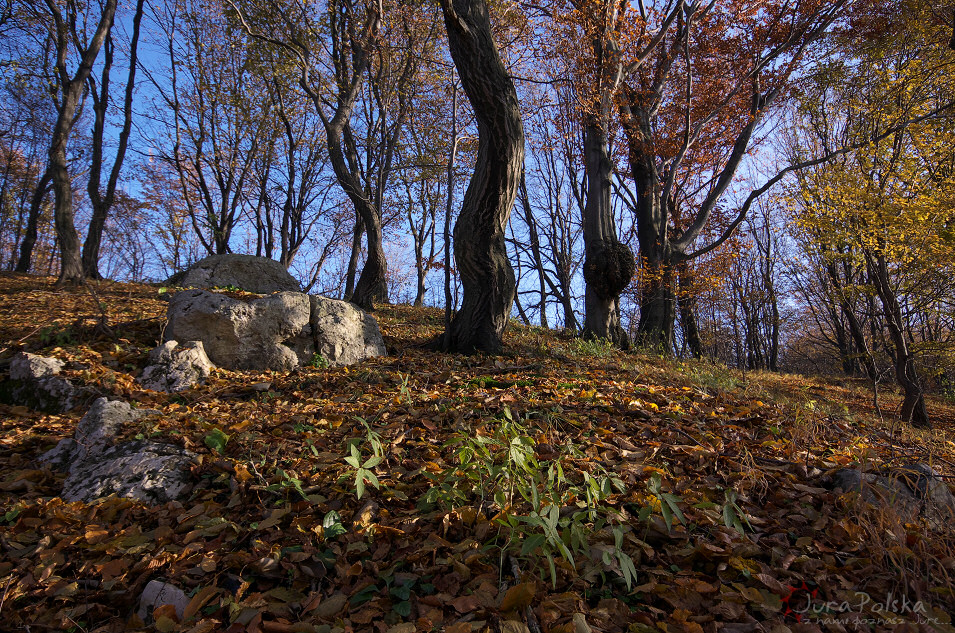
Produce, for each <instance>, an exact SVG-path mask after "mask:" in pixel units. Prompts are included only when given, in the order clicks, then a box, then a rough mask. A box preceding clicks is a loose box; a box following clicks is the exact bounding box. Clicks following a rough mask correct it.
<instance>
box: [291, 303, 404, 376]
mask: <svg viewBox="0 0 955 633" xmlns="http://www.w3.org/2000/svg"><path fill="white" fill-rule="evenodd" d="M311 311H312V314H311V326H312V334H313V336H314V339H315V351H314V352H312V354H315V353H318V354H321V355H322V356H323V357H324V358H325V360H326V361H328V364H329V365H330V366H333V367H334V366H338V365H351V364H353V363H357V362H359V361H362V360H364V359H366V358H374V357H376V356H386V355H387V354H388V350H387V349H386V348H385V341H384V339H383V338H382V337H381V330H380V329H378V321H377V320H376V319H375V317H373V316H372V315H370V314H368V313H367V312H365V311H364V310H361V309H359V308H357V307H355V306H354V305H352V304H350V303H347V302H345V301H337V300H335V299H329V298H328V297H321V296H317V295H314V296H312V297H311ZM310 360H311V355H309V358H308V359H304V360H303V363H307V362H309V361H310Z"/></svg>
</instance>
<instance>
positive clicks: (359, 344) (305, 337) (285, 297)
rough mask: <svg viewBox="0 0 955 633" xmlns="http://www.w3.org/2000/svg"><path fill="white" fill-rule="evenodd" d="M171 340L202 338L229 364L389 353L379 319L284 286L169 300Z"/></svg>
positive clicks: (280, 367)
mask: <svg viewBox="0 0 955 633" xmlns="http://www.w3.org/2000/svg"><path fill="white" fill-rule="evenodd" d="M167 318H168V323H167V325H166V330H165V336H166V338H167V339H168V340H179V341H182V340H195V341H201V342H202V344H203V346H204V348H205V351H206V353H207V354H208V355H209V359H210V360H211V361H212V362H214V363H215V364H216V365H218V366H219V367H224V368H226V369H259V370H261V369H271V370H275V371H288V370H290V369H293V368H295V367H298V366H299V365H307V364H309V363H311V362H312V359H313V358H315V355H316V354H320V355H321V356H322V357H323V358H324V359H325V362H327V363H328V365H330V366H335V365H348V364H352V363H356V362H358V361H361V360H363V359H365V358H370V357H374V356H383V355H385V354H386V353H387V351H386V349H385V344H384V340H383V339H382V337H381V331H380V330H379V329H378V322H377V321H376V320H375V318H374V317H373V316H371V315H370V314H367V313H365V312H364V311H362V310H360V309H358V308H356V307H355V306H353V305H351V304H349V303H346V302H344V301H336V300H335V299H328V298H326V297H319V296H309V295H306V294H302V293H297V292H280V293H276V294H273V295H270V296H268V297H261V298H258V299H254V300H252V301H241V300H238V299H233V298H231V297H227V296H224V295H219V294H215V293H212V292H208V291H204V290H186V291H183V292H178V293H176V294H175V295H174V296H173V297H172V299H171V300H170V302H169V309H168V311H167Z"/></svg>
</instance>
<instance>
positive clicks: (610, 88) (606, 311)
mask: <svg viewBox="0 0 955 633" xmlns="http://www.w3.org/2000/svg"><path fill="white" fill-rule="evenodd" d="M661 4H663V5H665V6H661V7H653V8H652V9H653V10H652V11H651V12H650V13H648V12H647V10H646V8H645V7H644V3H643V2H641V3H640V5H639V6H640V9H639V10H638V9H637V8H636V7H634V6H633V5H632V4H631V3H630V2H628V1H627V0H566V2H558V3H556V7H555V12H554V15H555V16H556V18H557V24H558V25H562V26H563V29H561V31H562V32H563V33H564V37H562V38H561V39H562V40H566V41H571V42H574V41H576V42H579V44H578V45H576V46H569V47H568V46H566V44H564V43H561V42H558V44H557V48H558V49H559V50H569V51H571V52H572V54H571V56H570V59H568V60H567V63H568V65H569V67H570V70H571V73H572V75H573V76H574V77H575V78H576V82H577V95H578V99H579V102H580V108H579V116H580V117H581V121H582V127H583V142H584V147H583V153H584V165H585V171H586V180H587V194H586V203H585V206H584V211H583V233H584V251H585V256H584V257H585V259H584V280H585V281H586V289H585V295H584V306H585V316H584V332H583V333H584V336H588V337H594V338H603V339H608V340H611V341H613V342H614V343H617V344H618V345H620V346H622V347H626V346H627V345H628V341H627V337H626V334H625V333H624V331H623V328H622V327H621V326H620V293H621V292H622V291H623V290H624V289H625V288H626V287H627V285H628V284H629V283H630V280H631V279H632V278H633V274H634V272H635V270H636V266H635V262H634V256H633V252H632V251H631V249H630V247H628V246H627V245H626V244H624V243H622V242H620V240H619V239H618V237H617V233H616V224H615V222H614V217H613V207H612V205H611V189H612V178H613V163H612V161H611V156H610V143H609V139H610V135H611V131H612V130H611V126H612V124H613V121H614V118H615V117H614V114H615V113H614V110H615V103H616V99H617V98H618V94H619V91H620V89H621V87H622V86H623V85H624V84H625V82H626V81H627V79H628V78H629V77H630V75H632V74H633V73H635V72H637V70H639V69H640V67H641V66H643V64H644V63H645V62H646V61H647V60H648V59H650V58H651V55H652V54H653V52H654V51H655V50H656V49H657V48H658V47H659V46H660V45H661V43H662V42H663V38H664V36H665V35H666V33H667V31H668V30H669V29H670V27H671V26H672V25H673V23H674V22H675V21H676V19H677V18H678V17H679V16H681V15H683V13H684V11H686V10H687V9H686V6H685V2H684V1H683V0H666V1H665V2H664V3H661ZM697 4H698V3H696V2H694V3H693V4H692V5H691V6H692V7H695V6H696V5H697ZM654 20H658V21H657V22H655V23H654ZM654 27H655V30H654Z"/></svg>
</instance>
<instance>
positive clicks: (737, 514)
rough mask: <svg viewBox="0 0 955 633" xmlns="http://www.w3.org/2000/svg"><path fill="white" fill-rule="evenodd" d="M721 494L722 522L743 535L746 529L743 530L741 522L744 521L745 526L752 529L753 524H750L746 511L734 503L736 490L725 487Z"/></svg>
mask: <svg viewBox="0 0 955 633" xmlns="http://www.w3.org/2000/svg"><path fill="white" fill-rule="evenodd" d="M723 496H724V502H723V524H724V525H725V526H726V527H731V528H733V529H734V530H736V531H737V532H739V533H740V534H742V535H744V536H745V535H746V531H745V530H743V522H745V523H746V527H748V528H749V529H750V531H752V530H753V526H752V525H750V523H749V519H748V518H747V517H746V513H745V512H743V509H742V508H740V507H739V504H737V503H736V500H737V496H736V491H735V490H733V489H732V488H727V489H726V490H724V491H723Z"/></svg>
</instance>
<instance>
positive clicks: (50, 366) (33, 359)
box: [10, 352, 63, 380]
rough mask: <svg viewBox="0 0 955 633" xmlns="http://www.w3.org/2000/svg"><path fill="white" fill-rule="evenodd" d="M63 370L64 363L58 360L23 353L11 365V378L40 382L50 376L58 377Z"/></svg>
mask: <svg viewBox="0 0 955 633" xmlns="http://www.w3.org/2000/svg"><path fill="white" fill-rule="evenodd" d="M62 369H63V361H61V360H60V359H58V358H48V357H46V356H37V355H36V354H27V353H25V352H21V353H19V354H17V355H16V356H15V357H14V358H13V361H12V362H11V363H10V378H11V379H12V380H39V379H40V378H46V377H48V376H56V375H57V374H59V373H60V370H62Z"/></svg>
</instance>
